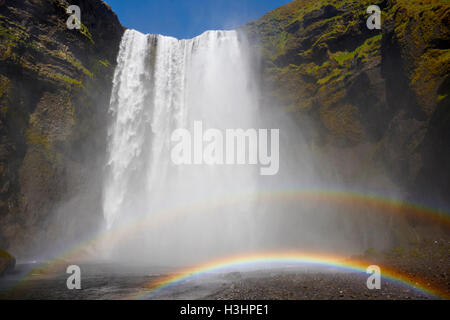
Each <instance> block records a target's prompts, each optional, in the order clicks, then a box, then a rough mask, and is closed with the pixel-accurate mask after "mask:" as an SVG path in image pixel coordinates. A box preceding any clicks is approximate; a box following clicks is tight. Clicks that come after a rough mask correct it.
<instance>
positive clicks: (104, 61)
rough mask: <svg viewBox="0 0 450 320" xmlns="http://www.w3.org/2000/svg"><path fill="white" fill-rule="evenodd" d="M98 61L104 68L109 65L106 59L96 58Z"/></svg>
mask: <svg viewBox="0 0 450 320" xmlns="http://www.w3.org/2000/svg"><path fill="white" fill-rule="evenodd" d="M98 62H99V63H100V64H102V65H103V66H104V67H105V68H108V67H109V66H110V65H111V64H110V63H109V61H108V60H107V59H105V60H98Z"/></svg>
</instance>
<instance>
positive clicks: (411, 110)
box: [242, 0, 450, 208]
mask: <svg viewBox="0 0 450 320" xmlns="http://www.w3.org/2000/svg"><path fill="white" fill-rule="evenodd" d="M370 5H378V6H379V7H380V8H381V10H382V29H381V30H376V29H374V30H369V29H368V28H367V25H366V21H367V19H368V17H369V14H367V12H366V10H367V8H368V7H369V6H370ZM449 20H450V3H449V2H448V1H445V0H396V1H394V0H375V1H372V0H371V1H365V0H362V1H361V0H339V1H337V0H335V1H333V0H319V1H316V0H294V1H292V2H291V3H289V4H287V5H285V6H283V7H280V8H278V9H276V10H274V11H272V12H269V13H268V14H266V15H265V16H264V17H262V18H261V19H259V20H256V21H252V22H250V23H248V24H247V25H245V26H244V27H242V30H243V31H244V32H245V33H246V34H247V35H248V36H249V37H250V40H251V41H252V43H253V44H254V45H256V46H258V47H259V48H261V51H262V57H261V60H262V74H263V76H262V84H263V88H264V89H263V92H264V93H265V97H264V101H263V104H264V105H266V106H269V107H270V106H277V107H280V108H283V109H284V110H286V111H287V112H290V113H291V114H292V116H293V117H294V118H295V119H296V120H297V122H298V124H299V125H300V126H301V127H303V128H307V130H305V138H306V139H307V140H308V143H309V144H310V148H311V151H312V152H316V153H317V154H318V157H317V158H323V159H331V164H330V163H329V162H328V163H324V162H318V163H317V165H318V166H320V171H321V172H326V171H329V172H330V173H329V174H331V175H333V176H334V177H337V179H338V183H340V184H341V185H344V186H347V187H350V188H351V187H353V186H361V185H362V186H366V187H369V188H372V189H373V188H380V189H382V190H385V188H386V187H388V189H391V190H392V191H393V192H395V193H396V194H398V195H401V196H403V197H405V198H408V197H410V198H413V199H415V200H416V201H429V202H431V203H433V204H434V205H438V206H441V207H442V208H446V207H447V208H448V207H450V203H449V201H450V200H449V199H450V184H449V183H450V170H447V167H448V165H447V164H448V162H449V161H450V126H449V124H450V123H449V119H450V102H449V101H450V100H449V97H448V94H449V88H450V85H449V84H450V79H449V75H450V72H449V71H450V48H449V46H448V44H449V43H450V42H449V39H450V29H449V28H448V26H449V25H450V23H449V22H450V21H449Z"/></svg>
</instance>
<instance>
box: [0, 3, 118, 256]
mask: <svg viewBox="0 0 450 320" xmlns="http://www.w3.org/2000/svg"><path fill="white" fill-rule="evenodd" d="M70 4H71V5H78V6H79V7H80V8H81V22H82V24H81V29H73V30H69V29H68V28H67V25H66V21H67V19H68V17H69V15H68V14H67V13H66V10H67V8H68V6H69V3H68V2H67V1H65V0H14V1H13V0H6V1H2V5H1V6H0V247H1V248H4V249H10V251H11V252H12V253H16V252H18V251H20V253H21V254H24V253H26V249H33V247H34V248H35V247H36V246H42V245H44V244H45V246H47V245H48V244H53V245H58V244H59V245H62V244H63V243H64V241H65V240H73V239H76V238H78V237H81V236H83V235H85V234H86V233H89V232H90V231H91V230H94V229H95V228H96V227H97V226H98V224H99V223H100V221H101V218H102V217H101V210H98V209H99V201H100V199H101V188H100V187H99V184H98V181H99V179H98V177H99V172H100V171H101V169H100V168H101V167H100V164H101V163H102V162H103V160H102V157H103V155H104V154H105V143H104V141H105V136H106V129H105V128H106V125H105V123H106V121H107V110H108V105H109V95H110V92H111V80H112V77H113V72H114V67H115V61H116V55H117V51H118V49H119V44H120V39H121V36H122V34H123V31H124V29H123V27H122V26H121V24H120V22H119V20H118V18H117V16H116V15H115V14H114V13H113V12H112V10H111V8H110V7H109V6H108V5H107V4H105V3H104V2H103V1H100V0H73V1H70ZM74 212H78V213H80V212H81V215H80V214H77V216H75V214H74ZM53 225H58V228H52V226H53Z"/></svg>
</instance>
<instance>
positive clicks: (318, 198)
mask: <svg viewBox="0 0 450 320" xmlns="http://www.w3.org/2000/svg"><path fill="white" fill-rule="evenodd" d="M252 200H258V201H261V202H269V203H270V202H284V201H294V202H296V201H298V202H308V203H309V202H314V203H327V204H333V205H338V206H349V207H363V208H372V209H375V210H377V211H378V212H380V213H382V214H386V215H394V216H397V215H402V216H407V217H410V216H412V217H416V218H417V219H420V220H422V221H425V222H428V223H433V224H436V225H440V226H443V227H445V228H450V213H449V212H447V211H445V210H442V209H435V208H432V207H428V206H423V205H420V204H415V203H407V202H404V201H401V200H398V199H395V198H389V197H383V196H379V195H375V194H364V193H358V192H353V191H341V190H337V191H336V190H321V189H316V190H315V189H303V190H283V191H269V192H262V193H257V194H248V195H244V196H239V197H229V198H223V199H218V200H215V201H209V202H207V203H200V204H194V205H191V206H186V207H182V208H175V209H171V210H166V211H163V212H156V213H154V214H152V215H150V218H145V219H142V220H138V221H135V222H133V223H132V224H129V225H126V226H124V227H121V228H119V229H115V230H111V231H109V232H104V233H100V234H99V235H97V236H95V237H92V238H90V239H88V240H87V241H84V242H82V243H81V244H80V245H78V246H75V247H73V248H72V249H71V250H70V251H66V252H64V253H63V254H60V255H58V256H57V258H55V259H54V260H52V261H50V263H48V264H45V265H43V266H41V271H42V272H44V273H52V272H54V271H55V270H56V269H59V267H60V266H61V264H64V263H65V261H72V262H73V261H80V260H84V259H86V257H90V256H91V252H92V251H93V250H95V248H97V247H99V246H102V244H105V243H114V242H116V241H121V240H122V239H126V238H127V237H129V236H131V235H133V234H135V233H136V232H138V231H140V230H145V231H147V230H148V232H151V229H152V228H156V227H158V226H161V225H164V224H167V223H171V222H172V221H174V220H175V219H177V218H179V217H183V216H186V215H196V214H199V213H201V212H204V211H206V210H214V209H221V208H226V207H228V206H232V205H236V204H239V203H245V202H247V201H252ZM93 248H94V249H93ZM265 262H271V263H277V262H278V263H282V262H287V263H296V264H307V265H317V266H332V267H336V268H341V269H345V270H353V271H359V272H365V271H366V268H367V265H366V264H364V263H363V262H361V261H356V260H348V259H343V257H337V256H333V255H320V254H303V253H295V252H294V253H292V252H291V253H286V252H285V253H279V252H278V253H277V252H275V253H269V254H251V255H246V256H240V257H234V258H229V259H224V260H220V261H215V262H212V263H207V264H204V265H202V266H199V267H197V268H192V269H186V270H182V271H181V272H180V273H178V276H170V277H168V278H164V279H161V280H160V281H159V285H158V286H157V287H158V288H163V287H167V286H168V285H171V284H175V283H180V282H182V281H183V280H185V279H187V278H188V277H189V276H190V275H201V274H204V273H208V272H212V271H214V270H222V269H227V268H230V267H233V266H241V265H242V266H243V265H256V264H259V263H265ZM383 276H384V277H385V278H387V279H393V280H396V281H398V282H401V283H405V284H407V285H410V286H412V287H417V288H419V290H423V291H424V292H428V293H430V294H433V295H437V296H440V297H444V298H446V299H447V298H449V297H448V295H446V294H445V292H444V293H443V291H442V290H440V289H432V288H428V287H427V285H426V284H425V282H424V281H422V280H420V279H418V278H417V279H416V278H411V277H410V276H406V275H404V274H402V273H400V272H396V271H395V270H390V269H385V270H384V272H383ZM28 278H29V276H26V277H25V278H23V279H22V281H19V285H20V284H21V283H24V282H25V281H26V280H27V279H28ZM408 279H413V280H408Z"/></svg>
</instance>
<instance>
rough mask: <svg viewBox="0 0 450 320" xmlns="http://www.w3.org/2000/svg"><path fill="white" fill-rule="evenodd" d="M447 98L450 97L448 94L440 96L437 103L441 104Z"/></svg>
mask: <svg viewBox="0 0 450 320" xmlns="http://www.w3.org/2000/svg"><path fill="white" fill-rule="evenodd" d="M447 97H448V94H440V95H438V97H437V102H438V103H439V102H441V101H442V100H444V99H445V98H447Z"/></svg>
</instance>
